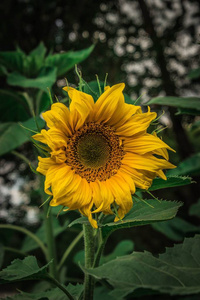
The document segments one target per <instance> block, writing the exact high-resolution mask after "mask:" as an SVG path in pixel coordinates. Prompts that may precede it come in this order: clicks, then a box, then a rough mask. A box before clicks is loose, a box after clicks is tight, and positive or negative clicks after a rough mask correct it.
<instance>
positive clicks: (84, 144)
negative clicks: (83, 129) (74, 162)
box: [77, 133, 110, 168]
mask: <svg viewBox="0 0 200 300" xmlns="http://www.w3.org/2000/svg"><path fill="white" fill-rule="evenodd" d="M77 154H78V158H79V159H80V162H82V163H83V165H85V166H87V167H90V168H98V167H102V166H104V165H105V164H106V162H107V161H108V159H109V155H110V146H109V144H108V141H107V140H106V139H105V138H104V137H103V136H101V135H97V134H95V133H89V134H88V135H83V136H82V137H81V138H80V139H79V140H78V145H77Z"/></svg>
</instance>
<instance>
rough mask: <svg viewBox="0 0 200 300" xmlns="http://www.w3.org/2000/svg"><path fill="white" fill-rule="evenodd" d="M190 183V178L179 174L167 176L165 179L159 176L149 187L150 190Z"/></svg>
mask: <svg viewBox="0 0 200 300" xmlns="http://www.w3.org/2000/svg"><path fill="white" fill-rule="evenodd" d="M191 183H192V178H190V177H181V176H168V177H167V180H163V179H161V178H155V179H154V181H153V184H152V186H151V187H150V188H149V190H150V191H155V190H160V189H166V188H169V187H177V186H182V185H187V184H191Z"/></svg>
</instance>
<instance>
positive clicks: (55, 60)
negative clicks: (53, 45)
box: [45, 45, 94, 76]
mask: <svg viewBox="0 0 200 300" xmlns="http://www.w3.org/2000/svg"><path fill="white" fill-rule="evenodd" d="M93 49H94V46H93V45H92V46H90V47H89V48H86V49H84V50H80V51H74V52H73V51H70V52H66V53H57V54H53V55H49V56H48V57H47V58H46V60H45V63H46V65H47V66H52V67H57V76H63V75H64V74H65V73H66V72H67V71H69V70H70V69H71V68H73V67H74V66H75V65H76V64H79V63H80V62H82V61H83V60H85V59H86V58H87V57H88V56H89V55H90V53H91V52H92V50H93Z"/></svg>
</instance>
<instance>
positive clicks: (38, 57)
mask: <svg viewBox="0 0 200 300" xmlns="http://www.w3.org/2000/svg"><path fill="white" fill-rule="evenodd" d="M46 51H47V49H46V47H45V46H44V43H43V42H41V43H40V44H39V45H38V46H37V47H36V48H35V49H33V50H32V51H31V52H30V53H29V55H28V56H27V68H28V70H27V73H28V74H29V75H32V76H37V74H38V73H39V71H40V69H41V68H42V67H43V66H44V59H45V53H46ZM32 76H31V77H32Z"/></svg>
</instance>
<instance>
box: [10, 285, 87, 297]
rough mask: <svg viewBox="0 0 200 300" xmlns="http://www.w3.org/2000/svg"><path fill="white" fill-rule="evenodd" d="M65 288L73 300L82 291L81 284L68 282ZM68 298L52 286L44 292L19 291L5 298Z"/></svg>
mask: <svg viewBox="0 0 200 300" xmlns="http://www.w3.org/2000/svg"><path fill="white" fill-rule="evenodd" d="M66 289H67V290H68V292H69V293H70V294H71V295H72V296H73V297H74V300H78V299H79V296H80V295H81V293H82V291H83V285H82V284H77V285H72V284H69V285H68V286H67V287H66ZM40 299H41V300H43V299H45V300H46V299H48V300H55V299H56V300H68V299H69V298H68V297H67V295H65V294H64V293H63V292H62V291H61V290H60V289H59V288H53V289H50V290H48V291H44V292H37V293H34V294H33V293H25V292H21V291H20V294H18V295H15V296H13V297H8V298H6V300H40Z"/></svg>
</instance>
